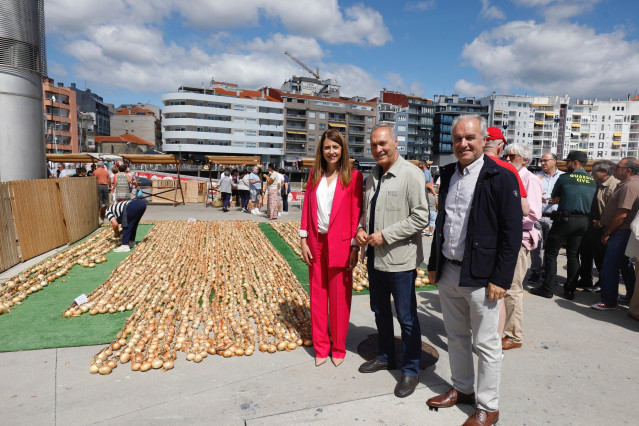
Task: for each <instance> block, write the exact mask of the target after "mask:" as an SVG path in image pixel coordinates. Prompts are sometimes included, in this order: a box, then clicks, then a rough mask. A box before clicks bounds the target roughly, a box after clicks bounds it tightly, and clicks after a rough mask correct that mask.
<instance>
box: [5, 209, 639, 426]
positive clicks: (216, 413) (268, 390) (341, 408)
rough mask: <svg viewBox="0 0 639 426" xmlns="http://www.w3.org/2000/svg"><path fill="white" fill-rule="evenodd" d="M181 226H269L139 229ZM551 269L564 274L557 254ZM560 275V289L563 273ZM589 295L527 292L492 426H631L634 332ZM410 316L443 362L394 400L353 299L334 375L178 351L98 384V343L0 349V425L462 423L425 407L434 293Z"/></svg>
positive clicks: (293, 363)
mask: <svg viewBox="0 0 639 426" xmlns="http://www.w3.org/2000/svg"><path fill="white" fill-rule="evenodd" d="M290 210H291V212H292V213H291V215H289V216H288V217H287V216H284V217H283V218H284V220H289V219H290V220H296V219H299V209H298V208H291V209H290ZM189 217H195V218H197V219H204V218H205V217H208V219H210V220H222V219H244V218H251V219H253V220H266V218H258V217H257V216H255V215H249V214H245V213H241V212H235V211H231V212H229V213H222V212H220V211H219V208H215V209H214V208H211V207H209V208H208V209H206V210H205V209H204V208H203V207H202V206H201V205H187V206H178V207H175V208H173V207H171V206H150V207H149V208H148V209H147V213H146V214H145V216H144V219H145V220H157V219H188V218H189ZM559 263H560V265H561V264H562V263H563V264H565V258H563V256H561V257H560V259H559ZM559 275H560V278H559V281H560V282H563V278H561V277H564V276H565V269H563V268H560V271H559ZM527 288H529V286H527ZM556 293H557V294H561V289H557V292H556ZM598 298H599V296H598V295H596V294H591V293H587V292H579V291H578V292H577V294H576V297H575V300H574V301H567V300H565V299H563V298H561V297H558V296H555V297H554V298H553V299H544V298H540V297H536V296H531V295H529V294H527V293H526V297H525V298H524V300H525V302H524V313H525V316H524V333H525V334H524V345H523V347H522V348H521V349H515V350H511V351H508V352H506V353H505V358H504V364H503V376H502V387H501V398H500V411H501V416H500V418H501V420H500V424H501V425H541V424H554V425H568V424H579V425H596V424H604V423H605V424H608V425H618V424H636V423H637V421H638V420H639V405H637V404H636V395H635V393H634V392H636V391H637V389H638V386H637V383H638V380H637V374H636V366H637V364H638V361H639V344H638V342H637V340H638V336H639V334H638V332H639V322H637V321H634V320H632V319H631V318H628V317H627V315H626V312H627V310H626V309H625V308H623V307H622V308H621V309H619V310H617V311H607V312H600V311H595V310H592V309H590V307H589V306H590V304H592V303H594V302H596V301H598ZM26 303H28V302H26ZM418 310H419V318H420V323H421V326H422V339H423V340H424V341H425V342H427V343H429V344H430V345H432V346H433V347H435V348H436V349H437V351H438V352H439V355H440V359H439V361H438V362H437V363H436V364H435V365H434V366H432V367H430V368H428V369H427V370H424V371H422V373H421V377H420V385H419V386H418V388H417V390H416V391H415V393H414V394H413V395H411V396H409V397H407V398H404V399H399V398H396V397H395V396H394V395H393V388H394V386H395V384H396V382H397V380H398V379H399V372H398V371H391V372H387V371H383V372H378V373H374V374H360V373H359V372H358V371H357V368H358V367H359V365H360V364H361V362H363V359H362V358H360V357H359V355H358V354H357V346H358V344H359V343H360V342H361V341H363V340H364V339H365V338H366V337H367V336H368V335H369V334H371V333H375V322H374V319H373V314H372V313H371V311H370V306H369V299H368V296H354V297H353V306H352V313H351V327H350V332H349V337H348V343H347V351H348V353H347V356H346V360H345V362H344V363H343V364H342V365H341V366H340V367H338V368H336V367H334V366H333V365H332V364H331V363H330V362H328V363H326V364H324V365H322V366H320V367H318V368H316V367H315V366H314V360H313V354H312V351H311V350H309V349H308V348H302V349H297V350H295V351H292V352H278V353H275V354H264V353H261V352H256V353H255V354H254V355H252V356H250V357H238V358H223V357H220V356H209V357H207V358H205V359H204V360H203V361H202V362H201V363H199V364H195V363H193V362H188V361H186V360H185V359H184V354H182V353H180V355H179V357H178V360H177V361H176V365H175V369H173V370H171V371H168V372H160V371H153V370H152V371H149V372H146V373H140V372H132V371H131V370H130V367H129V365H130V364H126V365H123V366H122V365H121V366H119V367H118V368H116V369H115V370H114V371H113V372H112V373H111V374H110V375H108V376H100V375H91V374H89V362H90V360H91V357H92V355H93V354H95V353H96V352H97V351H98V350H99V349H100V348H101V347H77V348H61V349H46V350H38V351H25V352H13V353H2V354H0V377H1V378H2V386H0V401H2V410H1V411H0V424H3V425H5V424H6V425H13V424H18V425H22V424H25V425H32V424H46V425H49V424H51V425H54V424H55V425H58V424H59V425H65V424H69V423H73V424H100V423H102V424H105V423H122V424H124V423H129V424H143V425H145V424H154V425H157V424H221V425H222V424H223V425H242V424H248V425H275V424H278V425H282V424H284V425H288V424H311V423H312V424H326V425H329V424H330V425H333V424H370V423H376V424H390V425H400V424H405V425H413V424H434V425H459V424H462V423H463V422H464V421H465V419H466V418H467V417H468V416H469V415H470V414H472V412H473V408H472V407H470V406H460V407H453V408H449V409H441V410H439V411H438V412H434V411H429V410H428V408H427V407H426V405H425V401H426V399H428V398H430V397H431V396H434V395H436V394H438V393H440V392H443V391H445V390H447V389H448V387H449V383H450V382H449V379H450V369H449V365H448V354H447V348H446V342H447V339H446V335H445V332H444V326H443V322H442V317H441V307H440V302H439V295H438V293H437V292H436V291H432V292H419V293H418ZM19 332H20V331H19V330H16V333H19ZM395 334H397V335H398V334H399V326H398V325H397V324H396V333H395Z"/></svg>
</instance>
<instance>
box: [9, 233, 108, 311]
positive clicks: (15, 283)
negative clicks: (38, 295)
mask: <svg viewBox="0 0 639 426" xmlns="http://www.w3.org/2000/svg"><path fill="white" fill-rule="evenodd" d="M116 244H117V240H116V239H115V238H113V231H111V230H110V229H100V230H98V231H97V232H96V233H94V234H92V235H90V236H89V237H88V238H87V239H86V240H85V241H83V242H81V243H79V244H76V245H74V246H71V247H69V248H67V249H66V250H63V251H61V252H59V253H57V254H55V255H53V256H51V257H49V258H48V259H46V260H44V261H42V262H40V263H38V264H37V265H35V266H33V267H31V268H29V269H26V270H24V271H22V272H21V273H20V274H18V275H16V276H14V277H12V278H10V279H9V280H7V281H5V282H4V283H2V284H0V314H4V313H8V312H9V310H10V308H11V307H12V306H15V305H20V304H22V302H23V301H24V300H25V299H26V298H27V296H29V295H30V294H31V293H35V292H37V291H40V290H42V289H43V288H44V287H46V286H47V285H49V284H51V283H52V282H54V281H55V280H57V279H59V278H62V277H64V276H65V275H66V274H67V273H68V272H69V270H70V269H71V268H72V267H73V266H74V265H76V264H78V265H81V266H83V267H85V268H93V267H95V265H96V264H98V263H102V262H106V260H107V259H106V257H105V256H104V255H105V254H106V253H108V252H109V251H111V249H113V247H115V245H116ZM61 281H62V282H65V281H66V280H65V279H62V280H61Z"/></svg>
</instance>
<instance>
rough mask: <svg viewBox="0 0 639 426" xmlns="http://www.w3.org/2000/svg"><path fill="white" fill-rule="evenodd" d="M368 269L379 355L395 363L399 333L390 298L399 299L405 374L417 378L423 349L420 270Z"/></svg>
mask: <svg viewBox="0 0 639 426" xmlns="http://www.w3.org/2000/svg"><path fill="white" fill-rule="evenodd" d="M370 266H371V265H369V268H368V279H369V284H370V293H371V294H370V300H371V310H372V311H373V313H375V324H376V325H377V332H378V333H379V337H378V347H377V358H378V359H379V360H381V361H386V362H389V363H394V362H395V344H394V338H395V333H394V331H393V310H392V309H391V303H390V298H391V296H393V300H394V301H395V311H396V312H397V321H399V325H400V328H401V330H402V348H403V350H404V355H403V362H402V367H401V368H402V374H406V375H409V376H414V377H417V376H418V375H419V360H420V357H421V350H422V343H421V342H422V332H421V328H420V326H419V320H418V319H417V298H416V297H415V278H416V277H417V271H416V270H412V271H404V272H382V271H378V270H377V269H375V268H372V267H370Z"/></svg>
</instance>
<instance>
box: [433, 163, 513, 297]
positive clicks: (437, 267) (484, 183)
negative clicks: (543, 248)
mask: <svg viewBox="0 0 639 426" xmlns="http://www.w3.org/2000/svg"><path fill="white" fill-rule="evenodd" d="M455 167H457V163H452V164H448V165H446V166H444V167H443V168H442V169H441V176H440V189H439V210H438V212H437V222H436V230H435V236H434V238H433V243H432V246H431V249H430V258H429V260H428V270H429V271H436V272H437V280H438V281H439V278H440V276H441V272H442V265H443V262H444V261H445V259H444V256H443V254H442V247H443V244H444V222H445V220H446V197H447V195H448V188H449V186H450V180H451V178H452V176H453V173H454V172H455ZM468 214H469V217H468V229H467V232H466V244H465V248H464V258H463V259H462V265H461V276H460V279H459V285H460V286H461V287H486V286H487V285H488V283H489V282H491V283H493V284H495V285H497V286H499V287H502V288H504V289H506V290H508V289H509V288H510V285H511V284H512V280H513V274H514V272H515V265H516V264H517V256H518V254H519V248H520V247H521V238H522V210H521V199H520V195H519V184H518V183H517V178H516V177H515V175H514V174H513V172H512V171H510V170H508V169H505V168H503V167H501V166H499V165H498V164H497V163H496V162H495V161H493V160H492V159H491V158H490V157H488V156H487V155H484V165H483V166H482V168H481V170H480V172H479V177H478V178H477V185H476V186H475V193H474V195H473V201H472V204H471V206H470V211H469V212H468Z"/></svg>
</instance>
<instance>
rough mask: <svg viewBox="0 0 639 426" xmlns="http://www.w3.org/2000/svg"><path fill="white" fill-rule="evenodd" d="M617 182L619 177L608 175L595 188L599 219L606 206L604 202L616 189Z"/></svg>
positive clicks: (606, 201)
mask: <svg viewBox="0 0 639 426" xmlns="http://www.w3.org/2000/svg"><path fill="white" fill-rule="evenodd" d="M618 183H619V179H617V178H616V177H614V176H610V177H609V178H608V179H606V181H605V182H604V183H602V184H601V185H599V188H597V195H596V197H597V209H598V211H599V219H601V217H602V214H603V210H604V207H606V203H608V198H610V196H611V195H612V193H613V192H615V189H617V184H618Z"/></svg>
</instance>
